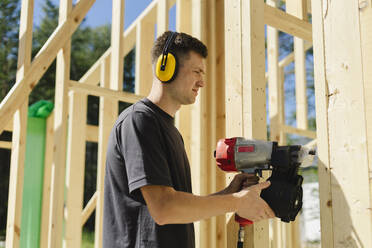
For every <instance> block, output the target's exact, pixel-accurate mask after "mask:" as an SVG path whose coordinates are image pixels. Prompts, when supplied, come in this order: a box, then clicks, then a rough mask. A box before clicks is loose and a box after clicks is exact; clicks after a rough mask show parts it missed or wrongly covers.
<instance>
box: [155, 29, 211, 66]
mask: <svg viewBox="0 0 372 248" xmlns="http://www.w3.org/2000/svg"><path fill="white" fill-rule="evenodd" d="M170 35H172V32H171V31H166V32H164V33H163V34H162V35H161V36H160V37H158V38H157V39H156V41H155V43H154V46H153V47H152V50H151V61H152V63H153V64H154V63H156V61H157V59H158V57H159V56H160V55H161V54H162V53H163V49H164V45H165V42H166V41H167V39H168V37H169V36H170ZM190 51H194V52H196V53H198V54H199V55H200V56H202V57H203V58H206V57H207V55H208V50H207V47H206V46H205V45H204V44H203V42H201V41H200V40H198V39H196V38H194V37H192V36H191V35H188V34H185V33H178V34H177V36H176V38H175V39H174V42H173V44H171V45H170V49H169V52H171V53H173V54H175V55H176V57H177V59H178V60H179V61H178V63H180V64H181V65H182V63H183V61H184V60H185V59H188V57H189V52H190Z"/></svg>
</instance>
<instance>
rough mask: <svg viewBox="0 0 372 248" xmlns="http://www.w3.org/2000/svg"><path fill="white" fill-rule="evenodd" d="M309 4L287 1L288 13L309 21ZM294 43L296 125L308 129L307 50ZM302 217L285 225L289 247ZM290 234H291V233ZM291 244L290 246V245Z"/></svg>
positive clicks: (296, 238)
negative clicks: (288, 237) (287, 228)
mask: <svg viewBox="0 0 372 248" xmlns="http://www.w3.org/2000/svg"><path fill="white" fill-rule="evenodd" d="M307 2H310V0H300V1H298V0H287V1H286V11H287V12H288V13H289V14H292V15H294V16H296V17H298V18H300V19H302V20H304V21H307V19H308V18H307ZM293 42H294V57H295V59H294V62H295V83H296V123H297V128H300V129H305V130H306V129H308V119H307V118H308V117H307V116H308V104H307V95H306V50H305V41H304V40H302V39H300V38H298V37H293ZM283 124H284V123H283ZM299 219H300V215H298V216H297V218H296V220H295V221H294V222H291V223H289V224H285V225H286V226H287V227H289V225H291V230H287V234H288V235H289V234H290V236H291V237H290V239H287V247H288V248H290V247H299V246H300V245H301V244H300V231H299V228H300V223H299ZM289 232H290V233H289ZM289 243H290V244H289Z"/></svg>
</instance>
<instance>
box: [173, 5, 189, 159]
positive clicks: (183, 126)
mask: <svg viewBox="0 0 372 248" xmlns="http://www.w3.org/2000/svg"><path fill="white" fill-rule="evenodd" d="M176 7H177V8H176V12H177V13H176V30H177V32H184V33H187V34H191V28H192V27H191V7H192V6H191V1H184V0H177V3H176ZM191 107H192V106H191V105H183V106H181V109H180V110H179V111H178V112H177V113H176V117H175V125H176V127H177V128H178V130H179V131H180V133H181V134H182V138H183V141H184V144H185V150H186V153H187V155H188V157H189V158H190V156H191V151H190V149H191Z"/></svg>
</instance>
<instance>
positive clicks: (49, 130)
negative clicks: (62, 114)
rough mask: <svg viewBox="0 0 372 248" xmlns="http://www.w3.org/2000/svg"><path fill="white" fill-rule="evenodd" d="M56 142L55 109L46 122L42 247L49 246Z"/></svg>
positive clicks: (41, 229)
mask: <svg viewBox="0 0 372 248" xmlns="http://www.w3.org/2000/svg"><path fill="white" fill-rule="evenodd" d="M53 142H54V111H53V112H52V113H51V114H50V115H49V116H48V118H47V123H46V138H45V154H44V180H43V198H42V199H43V202H42V208H41V212H42V213H43V214H42V215H41V226H40V247H41V248H46V247H48V227H49V226H48V224H49V218H50V205H49V204H50V188H51V178H52V163H53Z"/></svg>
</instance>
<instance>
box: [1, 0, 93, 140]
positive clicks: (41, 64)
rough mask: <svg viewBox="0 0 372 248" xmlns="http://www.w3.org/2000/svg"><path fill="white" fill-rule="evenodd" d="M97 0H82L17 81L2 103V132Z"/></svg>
mask: <svg viewBox="0 0 372 248" xmlns="http://www.w3.org/2000/svg"><path fill="white" fill-rule="evenodd" d="M94 2H95V0H80V1H79V2H78V3H77V4H76V5H75V7H74V8H73V10H72V11H71V14H70V15H69V16H68V18H67V19H66V21H64V22H63V23H62V24H61V25H59V26H58V27H57V28H56V29H55V30H54V32H53V34H52V35H51V36H50V37H49V39H48V40H47V41H46V42H45V44H44V45H43V47H42V48H41V49H40V51H39V52H38V53H37V55H36V56H35V58H34V60H33V61H32V63H31V66H30V68H29V70H28V72H27V73H26V75H25V77H23V78H22V79H21V80H19V81H17V82H16V83H15V85H14V86H13V87H12V89H11V90H10V91H9V92H8V94H7V95H6V97H5V98H4V100H3V101H2V102H1V104H0V133H1V132H2V131H3V130H4V128H5V126H6V124H7V121H8V120H10V119H12V116H13V114H14V112H15V111H16V110H17V109H18V108H19V107H20V106H21V105H22V104H23V100H24V99H26V98H27V96H28V95H29V94H30V92H31V91H32V89H33V88H34V87H35V86H36V85H37V83H38V82H39V80H40V78H41V77H42V76H43V75H44V73H45V72H46V70H47V69H48V68H49V66H50V65H51V63H52V62H53V60H54V59H55V58H56V56H57V53H58V51H59V50H60V49H61V48H62V47H63V46H64V45H65V43H66V41H67V40H68V39H69V38H70V37H71V35H72V34H73V32H74V31H75V30H76V28H77V27H78V26H79V24H80V23H81V21H82V20H83V17H84V16H85V15H86V14H87V12H88V11H89V9H90V7H91V6H92V5H93V3H94Z"/></svg>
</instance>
